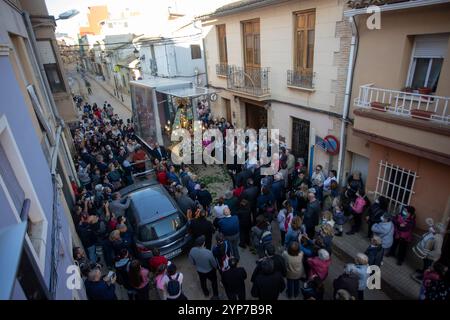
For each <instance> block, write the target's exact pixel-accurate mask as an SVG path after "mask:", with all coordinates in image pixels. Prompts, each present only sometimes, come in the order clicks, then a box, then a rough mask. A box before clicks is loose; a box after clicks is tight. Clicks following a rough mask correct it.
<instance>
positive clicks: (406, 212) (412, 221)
mask: <svg viewBox="0 0 450 320" xmlns="http://www.w3.org/2000/svg"><path fill="white" fill-rule="evenodd" d="M401 209H402V210H401V212H400V213H399V214H398V215H396V216H395V217H394V219H393V220H392V222H393V223H394V227H395V231H394V242H393V244H392V247H391V250H390V251H389V254H388V256H394V257H395V256H397V265H399V266H401V265H402V263H403V261H404V260H405V256H406V250H407V249H408V245H409V244H410V243H411V241H412V240H413V234H412V233H413V230H414V227H415V226H416V209H415V208H414V207H413V206H407V207H402V208H401ZM397 249H398V252H397Z"/></svg>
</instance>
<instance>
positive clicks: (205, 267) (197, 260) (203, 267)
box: [189, 236, 219, 299]
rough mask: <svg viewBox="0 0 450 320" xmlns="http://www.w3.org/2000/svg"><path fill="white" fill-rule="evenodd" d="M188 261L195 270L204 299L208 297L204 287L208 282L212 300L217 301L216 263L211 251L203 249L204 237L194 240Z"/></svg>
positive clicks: (207, 291) (206, 289) (206, 288)
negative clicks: (211, 290) (209, 282)
mask: <svg viewBox="0 0 450 320" xmlns="http://www.w3.org/2000/svg"><path fill="white" fill-rule="evenodd" d="M189 260H190V261H191V263H192V264H193V265H194V266H195V268H196V270H197V273H198V276H199V278H200V285H201V288H202V290H203V294H204V295H205V296H206V297H208V296H209V290H208V287H207V285H206V280H209V281H211V285H212V289H213V297H212V299H218V297H219V287H218V284H217V273H216V269H217V262H216V259H215V258H214V255H213V254H212V252H211V250H208V249H206V248H205V236H200V237H198V238H197V239H195V247H193V248H192V249H191V251H190V252H189Z"/></svg>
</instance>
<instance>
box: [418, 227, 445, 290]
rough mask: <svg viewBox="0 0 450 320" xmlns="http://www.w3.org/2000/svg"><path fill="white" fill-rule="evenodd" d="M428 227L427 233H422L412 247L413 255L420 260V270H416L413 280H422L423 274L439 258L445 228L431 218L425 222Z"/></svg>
mask: <svg viewBox="0 0 450 320" xmlns="http://www.w3.org/2000/svg"><path fill="white" fill-rule="evenodd" d="M425 222H426V224H427V225H428V232H426V233H424V234H423V235H422V237H421V238H420V240H419V242H418V243H417V244H416V246H415V247H413V252H414V254H415V255H416V256H417V257H419V258H420V259H422V261H423V268H422V270H420V269H418V270H416V274H415V275H413V279H414V280H416V281H418V280H419V281H422V280H423V274H424V272H425V271H426V270H427V269H428V268H429V267H430V266H431V265H432V264H433V262H436V261H438V260H439V258H440V257H441V252H442V244H443V241H444V233H445V226H444V224H442V223H436V224H435V223H434V221H433V219H432V218H427V219H426V220H425Z"/></svg>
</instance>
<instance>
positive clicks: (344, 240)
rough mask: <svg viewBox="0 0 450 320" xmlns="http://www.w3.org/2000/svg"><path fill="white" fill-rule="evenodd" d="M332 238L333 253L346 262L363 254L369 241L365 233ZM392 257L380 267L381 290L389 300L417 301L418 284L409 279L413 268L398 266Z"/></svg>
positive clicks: (384, 260) (385, 258)
mask: <svg viewBox="0 0 450 320" xmlns="http://www.w3.org/2000/svg"><path fill="white" fill-rule="evenodd" d="M346 227H347V228H348V229H346V230H344V234H343V235H342V237H334V238H333V251H334V252H336V253H337V254H339V256H341V257H342V259H343V260H344V261H346V262H352V261H353V259H354V257H355V256H356V254H357V253H358V252H362V253H364V252H365V251H366V249H367V248H368V246H369V239H368V238H367V237H366V234H365V233H358V234H354V235H346V234H345V232H346V231H348V230H350V226H348V225H347V226H346ZM396 262H397V260H396V258H394V257H384V259H383V265H382V266H381V288H382V290H383V291H384V292H385V293H386V294H387V295H388V296H389V297H390V298H391V299H396V300H397V299H403V300H409V299H412V300H417V299H418V297H419V291H420V284H418V283H417V282H415V281H414V280H412V279H411V274H413V273H414V270H415V269H414V268H413V267H411V266H410V265H408V264H407V263H403V265H401V266H398V265H397V263H396Z"/></svg>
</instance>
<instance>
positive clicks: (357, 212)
mask: <svg viewBox="0 0 450 320" xmlns="http://www.w3.org/2000/svg"><path fill="white" fill-rule="evenodd" d="M365 195H366V193H365V192H364V190H363V189H359V190H358V191H357V192H356V200H355V202H353V203H352V204H351V213H352V215H353V226H352V229H351V230H350V231H349V232H347V234H355V233H357V232H359V229H361V221H362V214H363V211H364V209H365V207H366V204H367V202H366V200H365V198H364V196H365Z"/></svg>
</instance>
